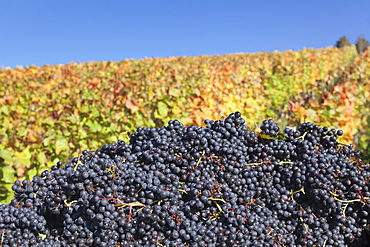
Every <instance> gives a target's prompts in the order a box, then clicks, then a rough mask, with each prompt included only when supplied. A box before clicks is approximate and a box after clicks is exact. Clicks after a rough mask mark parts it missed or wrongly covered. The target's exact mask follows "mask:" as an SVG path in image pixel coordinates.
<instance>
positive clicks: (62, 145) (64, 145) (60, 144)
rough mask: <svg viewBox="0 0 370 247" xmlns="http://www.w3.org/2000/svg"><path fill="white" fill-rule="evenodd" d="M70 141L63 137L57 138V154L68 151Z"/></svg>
mask: <svg viewBox="0 0 370 247" xmlns="http://www.w3.org/2000/svg"><path fill="white" fill-rule="evenodd" d="M68 148H69V147H68V141H67V139H65V138H63V137H59V138H57V140H56V142H55V153H56V154H60V153H61V152H62V151H64V150H68Z"/></svg>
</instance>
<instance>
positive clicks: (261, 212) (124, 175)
mask: <svg viewBox="0 0 370 247" xmlns="http://www.w3.org/2000/svg"><path fill="white" fill-rule="evenodd" d="M244 122H245V121H244V119H243V118H241V115H240V113H239V112H236V113H232V114H230V115H229V116H228V117H227V118H226V119H225V120H218V121H213V120H206V121H205V124H206V127H196V126H187V127H184V126H183V125H182V124H181V123H180V122H179V121H177V120H172V121H169V122H168V125H167V126H165V127H161V128H142V127H139V128H138V129H137V131H136V132H135V133H133V134H132V135H131V137H130V143H125V142H123V141H118V143H112V144H109V145H104V146H103V147H102V148H101V149H100V150H96V151H84V152H83V153H82V155H81V156H80V157H76V158H74V159H73V160H72V162H67V163H63V162H58V163H57V164H56V165H55V166H53V167H52V168H51V170H50V171H44V172H43V173H42V175H41V176H40V177H34V178H33V180H32V181H27V180H24V181H22V182H20V181H16V182H15V183H14V185H13V187H12V188H13V190H14V192H15V196H16V197H15V199H13V200H12V202H11V203H10V204H7V205H1V206H0V246H127V247H130V246H170V247H171V246H189V247H196V246H207V247H211V246H326V247H329V246H370V238H369V236H370V226H369V223H370V218H369V212H370V204H369V203H370V192H369V183H368V181H369V178H370V168H369V166H368V165H365V164H364V163H362V162H361V160H360V159H359V158H358V156H359V155H360V154H359V152H358V151H356V150H354V149H353V147H352V146H351V145H343V144H339V143H338V142H337V138H338V137H339V136H341V135H343V131H341V130H335V129H328V128H327V127H319V126H317V125H315V124H313V123H304V124H302V125H301V126H300V127H299V128H298V129H297V130H293V129H290V128H286V129H285V130H284V131H280V129H279V127H278V126H277V124H276V123H274V121H273V120H271V119H269V120H265V121H263V125H262V126H261V127H260V131H257V132H255V131H251V130H249V129H248V127H247V126H246V125H245V124H244Z"/></svg>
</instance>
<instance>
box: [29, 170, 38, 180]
mask: <svg viewBox="0 0 370 247" xmlns="http://www.w3.org/2000/svg"><path fill="white" fill-rule="evenodd" d="M34 176H37V170H36V169H30V170H28V171H27V173H26V179H28V180H30V181H31V180H32V178H33V177H34Z"/></svg>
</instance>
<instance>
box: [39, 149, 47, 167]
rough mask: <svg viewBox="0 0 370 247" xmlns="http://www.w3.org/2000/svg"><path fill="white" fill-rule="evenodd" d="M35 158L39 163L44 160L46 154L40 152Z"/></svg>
mask: <svg viewBox="0 0 370 247" xmlns="http://www.w3.org/2000/svg"><path fill="white" fill-rule="evenodd" d="M37 160H38V162H40V164H43V163H45V162H46V155H45V153H43V152H40V153H38V154H37Z"/></svg>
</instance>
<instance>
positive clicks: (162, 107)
mask: <svg viewBox="0 0 370 247" xmlns="http://www.w3.org/2000/svg"><path fill="white" fill-rule="evenodd" d="M158 114H159V116H161V117H167V114H168V106H167V104H166V103H164V102H163V101H159V102H158Z"/></svg>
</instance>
